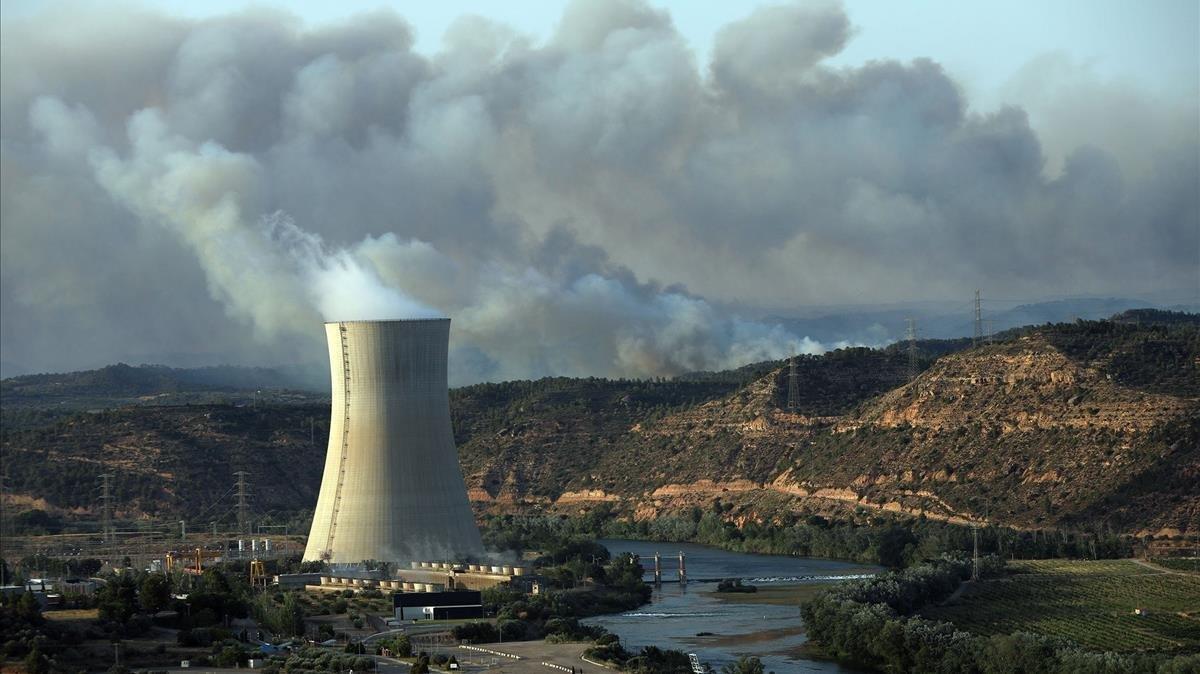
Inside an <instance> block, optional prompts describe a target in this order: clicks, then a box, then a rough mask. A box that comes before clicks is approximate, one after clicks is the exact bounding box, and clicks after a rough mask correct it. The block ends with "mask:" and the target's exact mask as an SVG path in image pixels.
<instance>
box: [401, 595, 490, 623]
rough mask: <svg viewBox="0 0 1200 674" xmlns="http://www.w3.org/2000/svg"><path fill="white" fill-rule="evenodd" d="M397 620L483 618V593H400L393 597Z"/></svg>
mask: <svg viewBox="0 0 1200 674" xmlns="http://www.w3.org/2000/svg"><path fill="white" fill-rule="evenodd" d="M392 608H393V610H394V611H395V613H396V619H397V620H461V619H463V618H482V617H483V593H481V592H479V591H476V590H458V591H455V592H398V593H396V594H394V595H392Z"/></svg>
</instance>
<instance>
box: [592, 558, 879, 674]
mask: <svg viewBox="0 0 1200 674" xmlns="http://www.w3.org/2000/svg"><path fill="white" fill-rule="evenodd" d="M599 542H600V543H601V544H602V545H604V546H605V547H606V548H608V550H609V552H611V553H612V554H613V555H614V556H616V555H619V554H622V553H625V552H629V553H633V554H635V555H638V556H640V557H641V558H642V562H643V565H646V566H653V559H654V553H655V552H659V553H661V554H662V568H663V584H662V587H661V588H658V589H655V591H654V596H653V597H652V598H651V600H650V603H649V604H647V605H645V606H642V607H641V608H639V609H637V610H635V611H629V612H626V613H620V614H613V615H605V616H597V617H595V618H589V619H587V620H586V621H585V622H587V623H589V624H594V625H601V626H603V627H604V628H605V629H607V630H608V631H610V632H612V633H613V634H616V635H618V636H619V637H620V638H621V641H622V643H623V644H624V646H625V648H627V649H629V650H631V651H633V650H640V649H641V648H642V647H643V646H651V645H654V646H659V647H662V648H673V649H678V650H681V651H684V652H685V653H696V654H698V655H699V656H700V659H701V660H703V661H704V662H706V663H708V664H709V665H711V666H712V667H713V669H714V670H718V671H719V670H720V667H721V665H724V664H725V663H728V662H732V661H734V660H736V659H737V657H738V656H739V655H755V656H758V657H760V658H761V659H762V661H763V664H764V665H765V666H766V670H767V671H768V672H771V671H774V672H775V673H776V674H784V673H785V672H852V671H854V670H850V669H847V668H845V667H842V666H839V665H838V664H836V663H832V662H824V661H817V660H809V659H805V658H803V657H802V656H801V655H800V654H798V653H796V650H797V649H798V648H799V647H800V646H801V645H802V644H803V643H804V641H805V637H804V633H803V623H802V622H801V620H800V608H799V605H798V601H799V600H798V599H797V600H796V601H792V599H791V597H792V596H800V595H801V594H802V593H803V592H804V591H809V590H812V589H813V586H817V587H819V586H822V585H825V584H828V583H831V582H836V579H838V578H846V577H854V576H862V575H864V574H870V573H874V572H876V571H878V569H876V568H873V567H864V566H862V565H857V564H851V563H848V562H838V561H833V560H827V559H811V558H805V557H785V556H782V555H752V554H744V553H738V552H728V551H726V550H720V549H717V548H710V547H706V546H703V545H693V544H689V543H655V542H648V541H629V540H617V539H602V540H600V541H599ZM680 551H682V552H683V553H684V556H685V559H686V562H687V576H688V579H689V581H688V584H687V585H686V586H681V585H680V584H679V583H678V582H670V581H677V579H678V572H677V569H678V566H679V552H680ZM720 578H742V579H743V581H744V582H746V583H748V584H751V585H755V586H757V587H758V588H759V592H758V593H756V594H745V595H742V594H738V595H735V594H720V595H717V594H716V593H715V590H716V586H717V583H716V581H717V579H720ZM646 580H647V582H652V580H651V575H649V574H648V575H647V577H646ZM797 586H805V587H797ZM698 634H704V635H705V636H697V635H698Z"/></svg>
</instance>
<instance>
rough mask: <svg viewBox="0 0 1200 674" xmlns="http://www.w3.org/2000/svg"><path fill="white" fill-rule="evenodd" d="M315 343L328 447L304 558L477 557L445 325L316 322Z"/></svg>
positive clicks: (479, 550) (437, 322) (442, 320)
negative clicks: (327, 390) (322, 348)
mask: <svg viewBox="0 0 1200 674" xmlns="http://www.w3.org/2000/svg"><path fill="white" fill-rule="evenodd" d="M325 336H326V339H327V342H328V345H329V369H330V377H331V380H332V382H333V402H332V406H331V413H330V423H329V446H328V450H327V452H326V456H325V470H324V473H323V474H322V479H321V491H320V495H319V496H318V498H317V508H316V512H315V513H314V515H313V523H312V529H311V530H310V532H309V536H308V544H307V546H306V547H305V550H304V559H306V560H313V559H325V560H327V561H329V562H330V563H333V564H352V563H357V562H361V561H363V560H366V559H377V560H381V561H405V560H415V559H461V558H463V557H466V556H471V555H479V554H481V553H482V552H483V545H482V543H481V541H480V537H479V529H478V528H477V527H476V526H475V519H474V516H473V515H472V513H471V507H470V503H469V502H468V501H467V492H466V487H465V485H464V484H463V479H462V471H461V470H460V469H459V466H458V454H457V452H456V451H455V448H454V434H453V431H452V430H451V427H450V401H449V393H448V389H447V387H446V356H447V348H448V342H449V336H450V319H448V318H440V319H421V320H401V321H347V322H341V323H326V324H325Z"/></svg>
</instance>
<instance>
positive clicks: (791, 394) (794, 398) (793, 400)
mask: <svg viewBox="0 0 1200 674" xmlns="http://www.w3.org/2000/svg"><path fill="white" fill-rule="evenodd" d="M787 406H788V409H789V410H794V409H796V408H797V407H799V406H800V373H799V372H798V371H797V370H796V357H795V356H793V357H792V359H791V360H790V361H788V401H787Z"/></svg>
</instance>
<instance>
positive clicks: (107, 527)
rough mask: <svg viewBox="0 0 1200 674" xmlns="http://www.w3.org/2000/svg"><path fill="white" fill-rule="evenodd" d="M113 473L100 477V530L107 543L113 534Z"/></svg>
mask: <svg viewBox="0 0 1200 674" xmlns="http://www.w3.org/2000/svg"><path fill="white" fill-rule="evenodd" d="M112 477H113V476H112V473H104V474H103V475H101V476H100V530H101V536H102V538H103V539H104V542H105V543H108V542H109V538H110V536H111V534H112V484H111V482H110V480H112Z"/></svg>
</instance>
